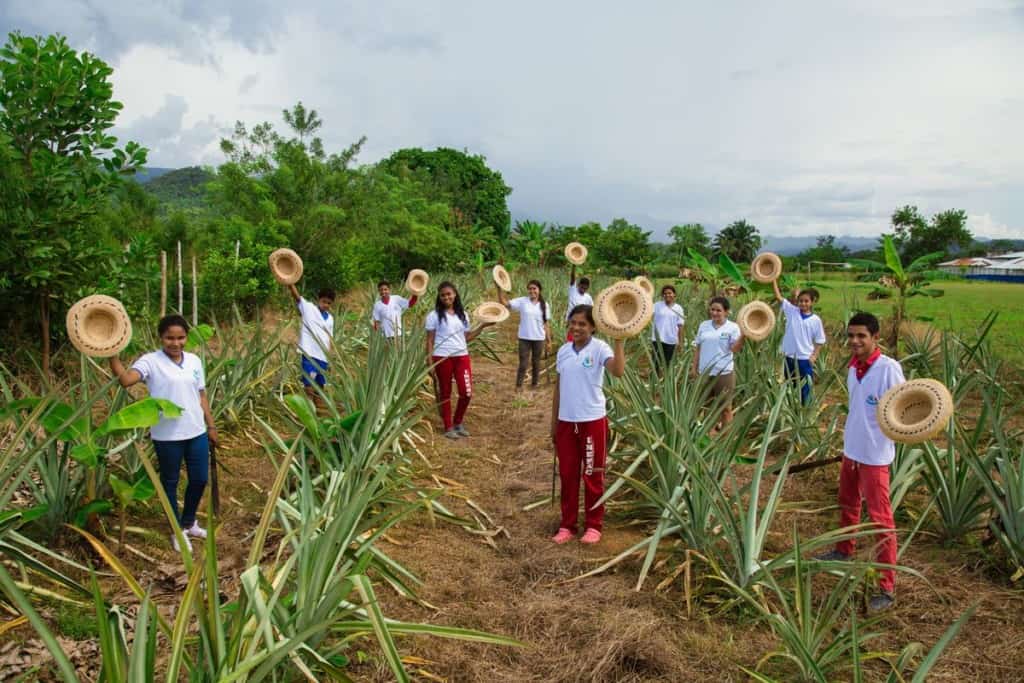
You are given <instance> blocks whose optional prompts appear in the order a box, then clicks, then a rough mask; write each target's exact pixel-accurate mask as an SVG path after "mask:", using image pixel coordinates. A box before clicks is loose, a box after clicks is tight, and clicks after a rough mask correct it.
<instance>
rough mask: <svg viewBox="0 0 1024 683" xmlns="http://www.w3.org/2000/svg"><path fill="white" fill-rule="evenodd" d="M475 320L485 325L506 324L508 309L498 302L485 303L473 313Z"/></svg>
mask: <svg viewBox="0 0 1024 683" xmlns="http://www.w3.org/2000/svg"><path fill="white" fill-rule="evenodd" d="M499 267H500V266H499ZM473 318H475V319H476V320H479V321H480V322H484V323H500V322H504V321H505V320H507V319H508V309H507V308H505V307H504V306H502V305H501V304H499V303H498V302H497V301H485V302H483V303H482V304H480V305H479V306H477V307H476V310H475V311H473Z"/></svg>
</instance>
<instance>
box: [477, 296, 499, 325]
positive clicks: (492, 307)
mask: <svg viewBox="0 0 1024 683" xmlns="http://www.w3.org/2000/svg"><path fill="white" fill-rule="evenodd" d="M473 318H475V319H476V320H479V321H480V322H484V323H500V322H504V321H505V320H508V309H507V308H505V307H504V306H502V305H501V304H499V303H498V302H497V301H485V302H483V303H482V304H480V305H479V306H477V307H476V310H475V311H473Z"/></svg>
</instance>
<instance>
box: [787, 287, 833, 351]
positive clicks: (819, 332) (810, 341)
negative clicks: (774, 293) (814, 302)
mask: <svg viewBox="0 0 1024 683" xmlns="http://www.w3.org/2000/svg"><path fill="white" fill-rule="evenodd" d="M782 314H783V315H784V316H786V332H785V334H783V335H782V353H783V354H785V355H787V356H789V357H790V358H799V359H801V360H806V359H808V358H810V357H811V354H812V353H814V345H815V344H824V343H825V326H824V325H822V324H821V318H819V317H818V316H817V315H816V314H814V313H812V314H811V315H809V316H808V317H806V318H804V317H803V315H801V314H800V307H799V306H796V305H794V304H793V303H791V302H790V301H788V300H786V299H783V300H782Z"/></svg>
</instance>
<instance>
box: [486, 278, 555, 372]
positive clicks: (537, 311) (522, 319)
mask: <svg viewBox="0 0 1024 683" xmlns="http://www.w3.org/2000/svg"><path fill="white" fill-rule="evenodd" d="M526 293H527V296H519V297H516V298H515V299H512V300H511V301H509V299H508V295H507V294H505V292H504V291H502V290H501V288H498V300H499V301H500V302H501V304H502V305H503V306H505V307H506V308H508V309H509V310H511V311H516V312H517V313H519V367H518V368H517V369H516V388H517V389H521V388H522V386H523V380H524V379H526V362H527V361H528V360H529V361H530V366H531V370H532V375H531V377H530V386H531V387H533V388H534V389H536V388H537V384H538V381H539V378H540V359H541V354H542V353H544V352H550V351H551V325H550V324H549V323H548V321H549V320H550V318H551V310H550V308H549V307H548V304H547V302H546V301H544V287H543V285H541V283H540V281H539V280H530V282H529V283H527V285H526Z"/></svg>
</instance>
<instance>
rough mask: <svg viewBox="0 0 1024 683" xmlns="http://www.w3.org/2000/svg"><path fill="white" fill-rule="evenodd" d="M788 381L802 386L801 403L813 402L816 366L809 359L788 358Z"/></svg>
mask: <svg viewBox="0 0 1024 683" xmlns="http://www.w3.org/2000/svg"><path fill="white" fill-rule="evenodd" d="M786 379H788V380H789V381H790V382H792V383H793V384H799V385H800V402H801V403H803V405H807V404H808V403H810V402H811V385H812V384H814V364H813V363H811V361H810V359H808V358H790V357H789V356H786Z"/></svg>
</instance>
